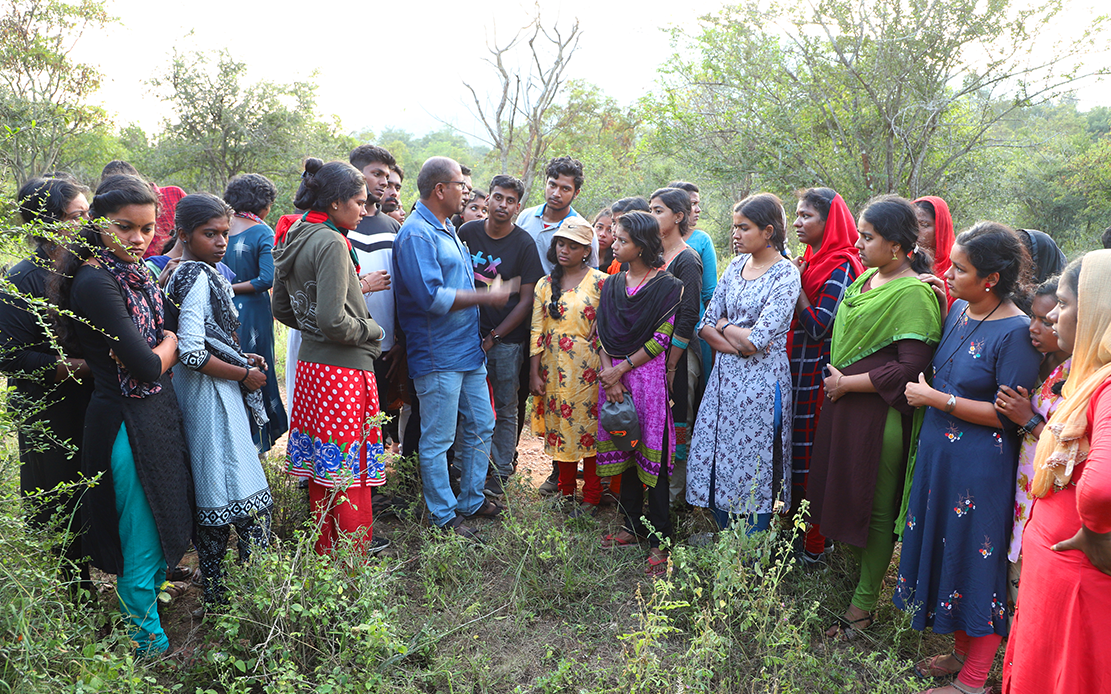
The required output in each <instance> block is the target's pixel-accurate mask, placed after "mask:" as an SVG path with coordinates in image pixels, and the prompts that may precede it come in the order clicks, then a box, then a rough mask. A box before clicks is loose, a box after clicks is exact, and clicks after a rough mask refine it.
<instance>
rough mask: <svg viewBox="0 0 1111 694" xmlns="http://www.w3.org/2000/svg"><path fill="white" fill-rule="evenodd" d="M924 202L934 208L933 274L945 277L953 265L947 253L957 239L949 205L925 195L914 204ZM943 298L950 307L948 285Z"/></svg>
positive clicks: (937, 198)
mask: <svg viewBox="0 0 1111 694" xmlns="http://www.w3.org/2000/svg"><path fill="white" fill-rule="evenodd" d="M920 201H925V202H928V203H930V204H931V205H933V207H934V274H935V275H937V276H938V277H942V278H944V277H945V271H946V270H948V269H949V267H950V266H951V265H952V264H953V263H952V262H950V260H949V253H950V252H951V251H952V250H953V243H955V242H956V240H957V237H956V235H955V234H954V233H953V217H952V216H951V215H950V214H949V205H948V204H947V203H946V202H945V201H944V200H942V199H941V198H939V197H937V196H936V195H927V196H925V197H921V198H918V200H915V202H920ZM945 297H946V299H948V303H949V305H950V306H952V305H953V297H951V296H949V285H948V284H946V285H945Z"/></svg>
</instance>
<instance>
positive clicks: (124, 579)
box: [112, 424, 170, 655]
mask: <svg viewBox="0 0 1111 694" xmlns="http://www.w3.org/2000/svg"><path fill="white" fill-rule="evenodd" d="M112 488H113V490H114V492H115V495H116V517H117V519H118V520H119V528H120V548H121V549H122V550H123V573H122V574H120V575H119V576H118V577H117V578H116V592H117V594H118V595H119V599H120V612H122V613H123V615H124V617H126V618H127V619H128V620H129V621H130V622H131V630H130V631H131V638H132V639H133V640H134V641H135V643H137V644H138V652H139V654H140V655H148V654H150V655H156V654H159V653H164V652H166V651H167V650H168V649H169V647H170V640H169V639H167V638H166V632H165V631H163V630H162V622H161V621H160V620H159V618H158V586H159V585H161V583H162V581H163V579H164V578H165V574H166V557H165V555H164V554H163V553H162V541H161V538H160V537H159V535H158V526H156V525H155V523H154V514H153V513H151V510H150V503H149V502H148V501H147V495H146V492H144V491H143V485H142V484H141V483H140V482H139V476H138V475H137V474H136V472H135V457H134V456H133V455H132V453H131V442H130V441H129V440H128V438H127V428H126V427H125V426H124V425H123V424H121V425H120V431H119V433H118V434H116V441H115V443H114V444H113V445H112Z"/></svg>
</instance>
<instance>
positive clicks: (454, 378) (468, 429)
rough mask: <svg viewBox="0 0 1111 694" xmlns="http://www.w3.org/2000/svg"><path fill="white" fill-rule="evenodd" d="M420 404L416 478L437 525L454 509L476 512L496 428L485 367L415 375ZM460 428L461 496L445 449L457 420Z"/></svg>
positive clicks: (447, 520) (458, 464)
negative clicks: (454, 490) (451, 476)
mask: <svg viewBox="0 0 1111 694" xmlns="http://www.w3.org/2000/svg"><path fill="white" fill-rule="evenodd" d="M413 385H414V386H415V387H416V391H417V397H418V398H420V402H421V415H420V451H419V454H418V457H419V459H420V476H421V482H422V483H423V485H424V503H425V504H427V505H428V511H429V513H431V514H432V522H434V523H435V524H436V525H438V526H441V527H442V526H444V525H446V524H447V523H450V522H451V521H452V520H453V519H454V518H455V515H456V512H457V511H458V513H460V514H462V515H464V516H466V515H470V514H472V513H475V512H476V511H478V510H479V509H480V508H482V504H483V503H485V498H486V497H484V496H483V494H482V487H483V485H484V484H485V482H486V471H487V469H489V467H490V439H491V437H492V436H493V432H494V411H493V409H492V408H491V407H490V392H489V390H488V389H487V387H486V367H485V366H480V367H478V368H477V369H474V370H471V371H434V372H432V373H430V374H426V375H424V376H418V377H417V378H414V379H413ZM460 418H461V419H462V423H461V425H460V431H461V434H462V441H461V442H460V444H461V446H460V450H461V452H462V456H461V457H459V458H456V459H455V465H456V467H458V468H459V469H460V470H461V471H462V473H463V477H462V479H460V481H459V498H458V499H456V497H455V494H453V493H452V491H451V482H450V480H449V478H448V470H447V451H448V449H449V448H451V445H452V442H453V441H454V440H455V425H456V421H457V420H459V419H460Z"/></svg>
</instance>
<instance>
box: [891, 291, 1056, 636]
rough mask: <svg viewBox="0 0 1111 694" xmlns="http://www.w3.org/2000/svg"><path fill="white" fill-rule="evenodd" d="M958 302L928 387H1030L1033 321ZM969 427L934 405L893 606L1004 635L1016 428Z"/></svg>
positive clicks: (1034, 370) (973, 392)
mask: <svg viewBox="0 0 1111 694" xmlns="http://www.w3.org/2000/svg"><path fill="white" fill-rule="evenodd" d="M966 306H967V304H966V303H965V302H964V301H961V300H958V301H956V302H954V304H953V308H952V309H951V310H950V312H949V316H948V318H947V320H946V323H945V332H944V335H943V337H942V339H941V344H940V345H938V349H937V351H936V352H934V361H933V370H934V373H935V376H934V380H933V386H934V388H937V389H938V390H941V391H942V392H946V393H952V394H954V395H956V396H957V397H958V398H968V399H971V400H979V401H981V402H992V401H993V400H994V398H995V393H996V391H997V390H998V388H999V386H1000V385H1008V386H1010V387H1011V388H1017V387H1018V386H1022V387H1023V388H1027V389H1029V388H1032V387H1033V385H1034V382H1035V381H1036V380H1037V377H1038V363H1039V361H1040V359H1041V355H1040V354H1038V352H1036V351H1035V350H1034V347H1033V346H1032V345H1031V344H1030V336H1029V331H1028V325H1029V322H1030V321H1029V319H1028V318H1026V317H1025V316H1012V317H1009V318H1002V319H999V320H995V321H984V322H982V323H981V322H979V321H975V320H969V319H968V316H967V314H966V312H965V308H966ZM1000 423H1001V424H1002V428H996V427H986V426H981V425H979V424H972V423H971V422H966V421H964V420H963V419H960V418H958V417H954V416H953V415H950V414H946V413H945V412H943V411H942V410H939V409H937V408H934V407H930V408H928V409H927V410H926V416H925V419H924V421H923V423H922V430H921V433H920V434H919V437H918V453H917V458H916V461H915V467H914V475H913V481H912V484H911V488H910V495H909V503H908V506H907V514H906V521H905V523H906V527H905V529H904V532H903V549H902V553H901V561H900V563H899V573H898V579H897V583H896V588H895V606H896V607H898V608H899V609H902V610H914V618H913V622H912V626H913V627H914V628H915V629H919V630H922V629H925V628H926V627H933V630H934V631H935V632H936V633H939V634H948V633H951V632H954V631H964V632H966V633H967V634H968V635H969V636H973V637H976V636H987V635H988V634H992V633H996V634H1000V635H1003V636H1005V635H1006V634H1007V630H1008V623H1009V619H1008V614H1007V543H1008V542H1009V540H1010V537H1011V526H1012V524H1013V523H1012V521H1013V519H1014V511H1013V509H1014V488H1015V487H1014V483H1015V467H1016V463H1017V460H1018V439H1017V437H1016V436H1015V430H1016V428H1017V427H1016V425H1015V424H1014V423H1012V422H1011V421H1010V420H1008V419H1006V418H1005V417H1004V418H1000Z"/></svg>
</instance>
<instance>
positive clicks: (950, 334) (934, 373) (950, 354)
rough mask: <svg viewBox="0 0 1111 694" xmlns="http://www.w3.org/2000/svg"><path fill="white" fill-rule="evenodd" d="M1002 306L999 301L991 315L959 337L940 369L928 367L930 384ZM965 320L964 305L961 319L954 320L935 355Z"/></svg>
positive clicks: (965, 308)
mask: <svg viewBox="0 0 1111 694" xmlns="http://www.w3.org/2000/svg"><path fill="white" fill-rule="evenodd" d="M1002 305H1003V302H1002V301H1000V302H999V303H998V304H996V305H995V308H993V309H992V310H991V313H988V315H986V316H984V317H983V318H981V319H980V320H979V322H977V323H976V327H974V328H973V329H972V332H970V333H968V334H967V335H965V336H963V337H961V340H960V343H959V344H957V348H956V349H954V350H953V351H952V352H950V353H949V357H948V358H947V359H946V360H945V361H943V362H941V368H940V369H939V368H935V367H933V366H931V367H930V372H931V373H930V381H931V382H932V381H933V379H934V377H936V376H937V373H938V371H940V370H941V369H943V368H945V367H946V366H947V365H948V364H950V363H951V362H952V361H953V357H955V356H957V352H959V351H961V348H962V347H964V341H965V340H967V339H969V338H971V337H972V336H973V335H975V334H976V331H977V330H979V329H980V326H981V325H983V324H984V322H985V321H987V319H988V318H991V316H992V314H993V313H995V312H996V311H998V310H999V307H1000V306H1002ZM967 318H968V306H967V305H966V306H965V307H964V310H963V311H961V317H960V318H958V319H957V320H956V322H955V323H954V324H953V331H952V332H951V333H949V334H948V335H946V336H945V337H944V339H942V341H941V344H939V345H938V346H937V349H936V350H934V352H935V353H937V352H940V351H941V348H942V347H944V346H945V343H946V342H948V341H949V338H950V337H952V336H953V335H955V334H956V333H957V325H959V324H960V322H961V321H963V320H966V319H967Z"/></svg>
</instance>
